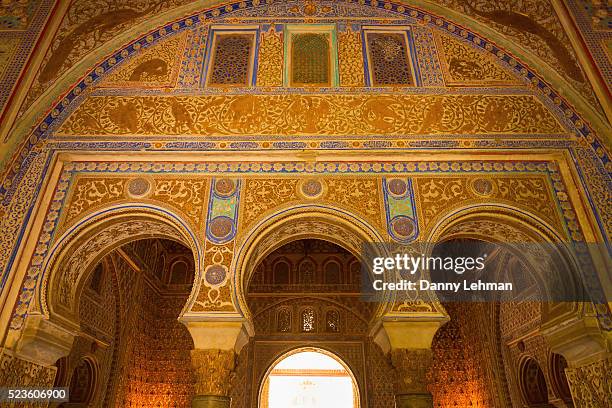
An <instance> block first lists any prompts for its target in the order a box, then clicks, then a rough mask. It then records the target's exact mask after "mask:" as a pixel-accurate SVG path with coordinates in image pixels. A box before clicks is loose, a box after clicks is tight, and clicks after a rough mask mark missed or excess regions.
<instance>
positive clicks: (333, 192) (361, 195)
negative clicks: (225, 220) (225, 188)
mask: <svg viewBox="0 0 612 408" xmlns="http://www.w3.org/2000/svg"><path fill="white" fill-rule="evenodd" d="M307 180H310V179H305V178H301V179H298V178H285V177H279V178H247V179H245V188H244V192H243V197H242V210H241V211H242V212H241V214H242V216H241V219H240V223H241V228H242V229H243V230H244V231H248V230H249V227H250V226H251V225H252V224H253V223H254V222H255V221H259V220H261V218H262V216H263V215H264V214H269V213H270V211H273V210H278V209H280V208H283V207H286V206H287V205H288V204H298V203H308V202H312V200H313V199H315V200H316V201H317V202H318V203H325V204H330V205H333V206H338V207H340V208H345V209H348V210H352V211H354V212H356V213H357V214H359V215H360V216H362V217H364V219H365V220H367V221H368V222H370V223H372V225H374V226H376V227H378V228H382V219H383V209H382V207H381V193H380V180H378V179H377V178H373V177H334V178H332V177H318V178H316V180H317V182H319V183H321V184H322V193H321V195H320V196H317V197H316V198H309V197H305V196H304V195H303V194H301V193H300V191H299V189H300V185H301V182H303V181H307Z"/></svg>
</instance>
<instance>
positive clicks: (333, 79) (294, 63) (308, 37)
mask: <svg viewBox="0 0 612 408" xmlns="http://www.w3.org/2000/svg"><path fill="white" fill-rule="evenodd" d="M286 33H287V35H286V38H288V40H289V41H288V42H287V45H286V48H287V50H286V53H285V55H288V56H289V58H288V61H286V64H287V65H286V73H287V75H286V78H287V79H286V82H287V83H286V85H289V86H336V85H337V84H338V78H337V76H338V57H337V56H338V51H337V46H336V37H335V31H334V27H333V26H327V25H324V26H319V25H303V26H301V25H295V26H288V27H287V31H286Z"/></svg>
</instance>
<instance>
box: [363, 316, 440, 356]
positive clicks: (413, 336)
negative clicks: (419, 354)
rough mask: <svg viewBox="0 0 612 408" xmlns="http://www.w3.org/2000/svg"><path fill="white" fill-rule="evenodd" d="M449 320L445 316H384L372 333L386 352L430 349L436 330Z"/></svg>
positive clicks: (375, 340)
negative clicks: (411, 317)
mask: <svg viewBox="0 0 612 408" xmlns="http://www.w3.org/2000/svg"><path fill="white" fill-rule="evenodd" d="M447 321H448V318H447V317H445V316H442V317H439V318H431V319H409V318H406V319H401V320H390V319H389V320H386V319H385V318H384V317H383V319H381V321H379V322H378V323H377V324H376V325H375V326H374V327H373V328H372V330H371V332H370V334H371V336H372V338H373V340H374V342H375V343H376V344H378V345H379V346H380V348H381V349H382V350H383V352H385V354H386V353H388V352H390V351H392V350H396V349H430V348H431V343H432V341H433V338H434V336H435V334H436V332H437V331H438V329H439V328H440V327H441V326H442V325H443V324H444V323H446V322H447Z"/></svg>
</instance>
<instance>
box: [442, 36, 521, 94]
mask: <svg viewBox="0 0 612 408" xmlns="http://www.w3.org/2000/svg"><path fill="white" fill-rule="evenodd" d="M435 37H436V41H437V43H438V44H439V47H438V49H439V50H440V54H441V60H442V67H443V72H444V75H445V76H446V83H447V85H464V86H465V85H467V84H469V85H497V84H502V85H503V84H507V85H513V84H514V85H516V83H517V81H516V79H515V78H514V77H513V76H512V75H510V74H509V73H508V72H506V71H505V70H504V69H503V68H502V67H501V66H500V65H499V64H498V63H496V62H495V61H494V60H493V59H492V58H486V57H485V56H483V55H481V54H480V53H478V52H477V51H476V50H475V49H473V48H471V47H470V45H468V44H466V43H461V42H459V41H458V40H455V39H454V38H452V37H450V36H447V35H443V34H436V35H435Z"/></svg>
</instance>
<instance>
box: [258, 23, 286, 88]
mask: <svg viewBox="0 0 612 408" xmlns="http://www.w3.org/2000/svg"><path fill="white" fill-rule="evenodd" d="M260 39H261V40H260V45H259V57H258V65H257V85H258V86H262V87H271V86H282V85H283V33H277V32H276V30H275V29H274V27H272V28H270V30H268V31H266V32H263V33H261V36H260Z"/></svg>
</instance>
